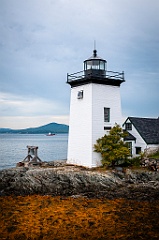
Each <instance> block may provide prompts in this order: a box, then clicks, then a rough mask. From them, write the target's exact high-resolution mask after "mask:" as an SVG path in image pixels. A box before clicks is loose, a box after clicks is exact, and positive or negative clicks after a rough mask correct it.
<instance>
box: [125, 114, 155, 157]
mask: <svg viewBox="0 0 159 240" xmlns="http://www.w3.org/2000/svg"><path fill="white" fill-rule="evenodd" d="M123 127H124V129H125V130H126V131H127V132H128V133H129V135H128V136H127V137H126V138H125V139H124V140H125V141H126V142H128V143H129V147H130V150H131V155H132V156H133V157H135V156H139V154H140V153H141V152H144V150H145V149H150V150H151V149H152V150H153V149H156V148H158V147H159V118H156V119H155V118H139V117H128V118H127V119H126V121H125V122H124V124H123Z"/></svg>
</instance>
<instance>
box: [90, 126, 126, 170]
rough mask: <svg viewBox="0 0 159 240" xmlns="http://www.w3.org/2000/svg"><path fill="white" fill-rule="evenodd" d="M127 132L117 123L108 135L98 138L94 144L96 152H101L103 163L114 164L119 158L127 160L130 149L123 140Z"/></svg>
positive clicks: (105, 164)
mask: <svg viewBox="0 0 159 240" xmlns="http://www.w3.org/2000/svg"><path fill="white" fill-rule="evenodd" d="M126 135H127V133H126V132H124V131H123V130H122V128H121V127H120V126H119V125H118V124H116V125H115V126H114V127H113V128H112V129H111V130H110V132H109V134H108V135H106V134H105V135H104V136H103V137H101V138H99V139H97V143H96V144H95V145H94V149H95V152H99V153H101V156H102V165H103V166H108V165H112V166H114V165H115V164H116V163H117V162H118V161H119V160H126V159H127V157H128V156H129V155H130V150H129V148H128V146H127V144H126V143H125V142H124V141H123V138H124V137H126Z"/></svg>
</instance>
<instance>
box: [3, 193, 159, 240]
mask: <svg viewBox="0 0 159 240" xmlns="http://www.w3.org/2000/svg"><path fill="white" fill-rule="evenodd" d="M158 219H159V201H153V202H147V201H142V202H139V201H134V200H124V199H115V200H107V199H87V198H82V197H78V198H73V197H68V198H65V197H51V196H40V195H32V196H25V197H22V196H18V197H14V196H7V197H0V226H1V228H0V239H9V240H10V239H16V240H20V239H22V240H25V239H28V240H29V239H30V240H32V239H35V240H36V239H44V240H49V239H51V240H54V239H63V240H65V239H66V240H67V239H77V240H78V239H79V240H80V239H81V240H82V239H90V240H91V239H108V240H109V239H120V240H126V239H131V240H132V239H144V240H145V239H159V231H158Z"/></svg>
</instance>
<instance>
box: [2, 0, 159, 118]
mask: <svg viewBox="0 0 159 240" xmlns="http://www.w3.org/2000/svg"><path fill="white" fill-rule="evenodd" d="M158 12H159V2H158V0H151V1H149V0H138V1H137V0H133V1H127V0H114V1H110V0H99V1H95V0H90V1H84V0H80V1H74V0H45V1H42V0H28V1H24V0H14V1H12V0H1V8H0V92H1V96H4V94H6V95H7V96H10V101H7V100H6V101H7V102H5V101H1V108H0V109H1V112H2V114H3V116H12V114H13V115H15V113H16V115H17V116H26V115H28V116H33V115H36V116H38V115H39V116H41V115H43V114H44V115H45V114H47V115H49V112H50V115H69V95H70V87H69V86H68V85H67V84H66V74H67V72H70V73H71V72H76V71H80V70H82V68H83V61H84V60H85V59H86V58H88V57H89V56H90V55H91V54H92V50H93V41H94V40H96V42H97V50H98V53H99V55H100V56H101V57H103V58H105V59H106V60H107V61H108V70H114V71H122V70H124V71H125V76H126V80H127V81H126V83H124V84H123V86H122V87H121V94H122V109H123V113H124V115H125V116H127V115H129V116H130V115H134V116H135V115H139V116H150V117H151V116H154V117H156V116H158V112H159V108H158V102H159V94H158V92H157V90H156V89H158V88H159V81H158V75H159V15H158ZM18 96H20V98H19V97H18ZM15 97H17V99H16V103H18V102H19V105H16V104H14V107H13V105H12V104H11V103H12V101H14V98H15ZM21 99H22V102H23V104H24V103H25V104H26V106H27V107H26V111H24V109H23V108H21V105H20V102H21ZM30 101H32V102H34V103H36V104H35V105H36V107H35V108H34V110H33V109H32V107H31V106H30V104H29V103H30ZM41 106H43V107H41ZM46 106H47V107H46ZM55 106H57V107H55Z"/></svg>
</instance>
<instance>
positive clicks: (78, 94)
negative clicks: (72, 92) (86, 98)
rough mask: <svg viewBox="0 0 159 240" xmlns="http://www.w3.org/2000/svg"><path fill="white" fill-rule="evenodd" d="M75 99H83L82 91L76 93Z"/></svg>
mask: <svg viewBox="0 0 159 240" xmlns="http://www.w3.org/2000/svg"><path fill="white" fill-rule="evenodd" d="M77 98H78V99H82V98H83V90H81V91H78V93H77Z"/></svg>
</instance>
